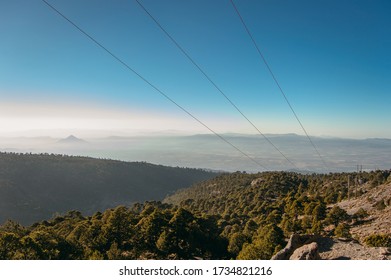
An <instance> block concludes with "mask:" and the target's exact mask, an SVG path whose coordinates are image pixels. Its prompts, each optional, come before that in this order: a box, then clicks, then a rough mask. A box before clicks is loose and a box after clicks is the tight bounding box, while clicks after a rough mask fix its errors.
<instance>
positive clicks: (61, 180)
mask: <svg viewBox="0 0 391 280" xmlns="http://www.w3.org/2000/svg"><path fill="white" fill-rule="evenodd" d="M216 175H217V174H216V173H212V172H206V171H203V170H200V169H190V168H173V167H166V166H160V165H153V164H149V163H144V162H122V161H114V160H104V159H94V158H88V157H74V156H63V155H53V154H14V153H0V224H1V223H4V222H5V221H6V220H7V219H13V220H16V221H18V222H20V223H22V224H25V225H26V224H32V223H33V222H36V221H40V220H43V219H49V218H51V217H52V216H53V214H55V213H66V212H68V211H70V210H73V209H77V210H78V211H81V212H82V213H83V214H86V215H92V214H94V213H95V212H96V211H103V210H106V209H108V208H112V207H115V206H117V205H121V204H124V205H130V204H131V203H133V202H144V201H146V200H161V199H163V198H164V197H165V196H166V195H167V194H168V193H173V192H174V191H175V190H177V189H179V188H184V187H189V186H191V185H192V184H194V183H196V182H200V181H204V180H207V179H210V178H213V177H215V176H216Z"/></svg>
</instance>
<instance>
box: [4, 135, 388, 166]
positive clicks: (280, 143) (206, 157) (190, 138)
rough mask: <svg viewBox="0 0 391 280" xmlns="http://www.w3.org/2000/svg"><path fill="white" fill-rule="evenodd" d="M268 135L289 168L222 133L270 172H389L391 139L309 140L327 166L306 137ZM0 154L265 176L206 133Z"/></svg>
mask: <svg viewBox="0 0 391 280" xmlns="http://www.w3.org/2000/svg"><path fill="white" fill-rule="evenodd" d="M266 136H267V137H268V139H269V140H270V141H271V142H272V143H273V144H274V145H275V146H276V147H278V149H279V150H280V151H281V152H282V153H283V154H284V155H285V156H286V157H287V158H288V159H289V160H290V161H291V162H292V163H293V164H291V163H290V162H288V161H287V160H286V159H285V158H284V157H283V156H282V155H281V154H280V153H279V152H278V151H277V150H276V149H275V148H274V147H272V146H271V145H270V143H268V141H267V140H265V138H263V137H262V136H260V135H246V134H224V137H225V138H226V139H227V140H229V141H230V142H231V143H232V144H234V145H235V146H237V147H238V148H240V149H241V150H243V151H244V152H246V153H247V154H248V155H249V156H251V157H252V158H254V159H255V160H256V161H258V162H260V163H261V164H262V165H264V166H265V167H266V168H267V169H268V170H288V171H300V172H306V173H308V172H309V173H311V172H340V171H346V172H348V171H355V170H357V165H360V166H361V165H362V166H363V169H364V170H374V169H389V168H391V157H390V156H389V155H390V154H391V139H380V138H370V139H344V138H332V137H312V141H313V142H314V144H315V145H316V147H317V149H318V151H319V153H320V154H321V155H322V158H323V160H324V162H325V163H326V165H324V164H323V162H322V160H321V159H320V158H319V156H318V154H317V152H316V151H315V150H314V148H313V147H312V145H311V143H310V142H309V140H308V139H307V137H305V136H301V135H297V134H267V135H266ZM0 151H12V152H32V153H45V152H48V153H55V154H68V155H82V156H90V157H96V158H110V159H118V160H125V161H146V162H151V163H155V164H162V165H167V166H182V167H194V168H203V169H210V170H225V171H230V172H231V171H232V172H234V171H237V170H240V171H247V172H259V171H264V170H263V169H262V168H261V167H260V166H257V165H255V164H254V162H252V161H250V160H249V159H248V158H246V157H244V156H243V155H242V154H240V153H239V152H238V151H236V150H235V149H233V148H232V147H231V146H229V145H227V144H226V143H224V142H223V141H221V140H220V139H219V138H218V137H216V136H214V135H210V134H198V135H187V136H178V135H164V136H159V135H143V136H134V137H120V136H110V137H106V138H85V139H80V138H79V137H77V136H72V135H71V136H69V137H67V138H64V139H55V138H49V137H46V138H45V137H40V138H12V139H10V138H8V139H7V138H0Z"/></svg>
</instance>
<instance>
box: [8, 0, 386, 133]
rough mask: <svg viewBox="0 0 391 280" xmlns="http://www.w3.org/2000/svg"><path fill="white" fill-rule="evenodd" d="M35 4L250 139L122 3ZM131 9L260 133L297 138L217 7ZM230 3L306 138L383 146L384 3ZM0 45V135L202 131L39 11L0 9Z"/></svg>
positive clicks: (220, 3)
mask: <svg viewBox="0 0 391 280" xmlns="http://www.w3.org/2000/svg"><path fill="white" fill-rule="evenodd" d="M48 2H50V3H51V4H52V5H54V6H55V7H56V8H57V9H59V10H60V11H61V12H63V13H64V14H65V15H66V16H67V17H69V18H70V19H71V20H72V21H74V22H75V23H76V24H78V25H79V26H80V27H81V28H83V29H84V30H85V31H86V32H88V33H89V34H90V35H92V36H93V37H94V38H95V39H96V40H97V41H99V42H100V43H101V44H102V45H104V46H105V47H107V48H108V49H110V50H111V51H112V52H113V53H114V54H116V55H117V56H118V57H120V58H121V59H122V60H124V61H125V62H126V63H127V64H128V65H129V66H131V67H132V68H133V69H135V70H136V71H138V72H139V73H140V74H141V75H142V76H144V77H145V78H147V79H148V80H149V81H150V82H151V83H153V84H154V85H155V86H157V87H158V88H159V89H160V90H162V91H163V92H164V93H165V94H167V95H169V96H170V97H171V98H173V99H174V100H175V101H176V102H177V103H179V104H180V105H181V106H183V107H184V108H186V109H187V110H188V111H190V112H191V113H193V114H194V115H195V116H197V117H198V118H199V119H200V120H202V121H203V122H205V123H206V124H207V125H209V126H210V127H211V128H212V129H214V130H216V131H217V132H221V133H223V132H237V133H253V134H255V133H256V131H255V130H254V129H253V128H252V127H251V126H250V125H249V124H248V123H247V121H246V120H244V119H243V117H242V116H241V115H240V114H239V113H238V112H237V111H235V109H234V108H233V107H232V106H231V105H230V104H229V103H228V102H227V101H226V100H225V99H224V98H223V97H222V96H221V95H220V94H219V93H218V91H217V90H216V89H215V88H214V87H213V86H212V85H211V84H210V83H209V82H208V81H207V80H206V79H205V78H204V77H203V76H202V74H200V73H199V71H198V70H197V69H196V68H195V67H194V66H193V65H192V64H191V63H190V62H189V61H188V60H187V59H186V57H185V56H184V55H183V54H182V53H180V52H179V51H178V49H177V48H176V47H175V46H174V45H173V43H172V42H171V41H169V39H168V38H167V37H166V36H165V35H164V34H163V32H162V31H161V30H160V29H159V28H158V27H157V26H156V24H155V23H154V22H153V21H152V20H151V19H150V18H149V17H148V16H147V15H146V14H145V12H144V11H143V10H142V9H141V8H140V7H139V6H138V5H137V3H136V2H135V1H134V0H83V1H80V0H67V1H65V0H48ZM141 2H142V3H143V4H144V5H145V7H146V8H147V9H148V10H149V12H150V13H151V14H152V15H154V16H155V17H156V18H157V19H158V20H159V22H160V23H161V25H162V26H164V27H165V28H166V30H167V31H168V32H169V33H170V34H171V35H172V36H173V37H174V38H175V39H176V41H177V42H178V43H179V44H181V46H182V47H183V48H184V49H185V50H186V51H187V52H188V53H189V54H190V55H191V56H192V58H193V59H194V60H195V61H196V62H197V63H198V64H199V65H200V66H201V67H202V68H203V69H204V70H205V72H206V73H207V74H208V75H209V76H210V77H211V78H212V79H213V81H214V82H215V83H216V84H217V85H218V86H219V87H220V88H221V89H222V90H223V91H224V93H225V94H226V95H227V96H229V97H230V98H231V100H232V101H233V102H234V103H235V104H236V105H237V106H238V107H239V108H240V109H241V110H242V111H243V112H244V113H245V114H246V115H247V116H248V118H249V119H251V120H252V121H253V122H254V124H256V126H257V127H258V128H259V129H260V130H261V131H262V132H263V133H298V134H303V131H302V130H301V128H300V126H299V124H298V122H297V121H296V119H295V118H294V116H293V114H292V112H291V111H290V109H289V107H288V105H287V104H286V102H285V100H284V99H283V97H282V95H281V93H280V92H279V91H278V88H277V86H276V84H275V83H274V81H273V79H272V78H271V76H270V74H269V73H268V71H267V69H266V67H265V65H264V64H263V63H262V61H261V60H260V58H259V56H258V54H257V52H256V50H255V48H254V46H253V45H252V43H251V41H250V39H249V37H248V35H247V34H246V32H245V30H244V28H243V26H242V25H241V22H240V20H239V18H238V16H237V15H236V13H235V11H234V9H233V7H232V6H231V4H230V2H229V0H214V1H210V0H187V1H183V0H166V1H157V0H141ZM235 3H236V5H237V7H238V9H239V11H240V12H241V14H242V16H243V18H244V20H245V21H246V23H247V25H248V27H249V29H250V30H251V31H252V33H253V36H254V38H255V40H256V41H257V43H258V44H259V46H260V48H261V50H262V51H263V54H264V56H265V57H266V59H267V60H268V62H269V64H270V66H271V68H272V70H273V71H274V73H275V75H276V77H277V79H278V81H279V83H280V84H281V86H282V88H283V90H284V91H285V93H286V95H287V97H288V99H289V101H290V102H291V104H292V106H293V108H294V109H295V110H296V113H297V115H298V116H299V118H300V119H301V121H302V123H303V125H304V126H305V128H306V130H307V132H308V133H309V134H310V135H316V136H337V137H352V138H367V137H368V138H371V137H384V138H391V129H389V127H390V125H389V123H390V120H391V110H390V107H391V51H390V50H391V17H390V15H391V1H388V0H384V1H380V0H379V1H377V0H373V1H370V0H365V1H364V0H338V1H337V0H327V1H326V0H319V1H313V0H305V1H304V0H296V1H289V0H285V1H281V0H236V1H235ZM0 35H1V41H0V42H1V43H0V98H1V103H0V127H1V134H2V135H14V134H16V133H17V132H18V131H25V130H30V131H31V130H41V131H42V130H45V131H46V132H45V133H46V134H50V130H52V129H56V130H57V131H58V130H63V131H66V133H68V132H72V130H75V131H76V130H88V129H91V130H102V131H106V130H110V131H114V132H119V131H127V133H132V132H137V131H140V130H151V131H154V130H158V131H164V130H180V131H186V132H195V133H200V132H201V133H207V132H209V131H207V130H206V129H205V128H204V127H202V126H201V125H200V124H199V123H197V122H196V121H194V120H193V119H191V118H190V117H189V116H188V115H186V114H185V113H184V112H183V111H181V110H180V109H178V108H177V107H176V106H175V105H173V104H172V103H170V102H169V101H167V100H166V99H164V97H162V96H161V95H159V93H157V92H156V91H155V90H154V89H152V88H151V87H150V86H149V85H147V84H146V83H145V82H144V81H142V80H141V79H140V78H139V77H137V76H136V75H134V74H132V73H130V72H129V71H128V70H126V69H125V68H124V67H123V66H122V65H120V64H119V63H118V62H117V61H115V60H114V59H113V58H112V57H110V56H109V55H108V54H107V53H106V52H104V51H103V50H102V49H100V48H98V47H97V46H96V45H94V43H92V41H90V40H89V39H88V38H86V36H84V35H83V34H81V33H80V32H79V31H77V30H76V29H75V28H74V27H73V26H72V25H70V24H69V23H68V22H66V21H65V20H64V19H63V18H61V17H59V16H58V15H57V14H55V13H54V12H53V11H52V10H50V9H49V8H48V7H47V6H46V5H45V4H44V3H43V2H42V1H40V0H0ZM23 133H24V134H26V133H27V132H23ZM23 133H22V134H23ZM53 133H54V132H53ZM25 136H28V135H25ZM52 136H55V135H52Z"/></svg>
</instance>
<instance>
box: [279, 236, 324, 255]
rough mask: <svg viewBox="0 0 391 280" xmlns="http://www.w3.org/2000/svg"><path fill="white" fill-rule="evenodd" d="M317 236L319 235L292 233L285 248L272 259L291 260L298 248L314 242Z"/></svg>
mask: <svg viewBox="0 0 391 280" xmlns="http://www.w3.org/2000/svg"><path fill="white" fill-rule="evenodd" d="M317 238H318V236H317V235H313V234H292V235H291V237H290V238H289V241H288V244H287V245H286V246H285V248H284V249H282V250H280V251H279V252H278V253H277V254H275V255H274V256H273V257H272V260H289V258H290V257H291V255H292V254H293V253H294V252H295V250H296V249H298V248H300V247H302V246H303V245H306V244H309V243H312V242H314V241H315V240H316V239H317Z"/></svg>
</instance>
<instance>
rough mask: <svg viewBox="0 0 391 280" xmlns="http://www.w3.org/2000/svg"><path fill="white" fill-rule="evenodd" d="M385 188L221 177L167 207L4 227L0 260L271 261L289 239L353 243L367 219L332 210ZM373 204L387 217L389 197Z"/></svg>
mask: <svg viewBox="0 0 391 280" xmlns="http://www.w3.org/2000/svg"><path fill="white" fill-rule="evenodd" d="M348 181H349V183H350V184H351V185H350V188H349V192H348ZM390 181H391V176H390V172H389V171H376V172H369V173H366V172H362V173H351V174H347V173H340V174H312V175H302V174H298V173H287V172H265V173H258V174H245V173H240V172H236V173H232V174H225V175H220V176H218V177H216V178H213V179H210V180H208V181H205V182H203V183H199V184H196V185H194V186H193V187H191V188H189V189H183V190H180V191H178V192H177V193H176V194H174V195H173V196H171V197H168V198H167V199H166V200H165V202H167V203H162V202H147V203H144V204H139V203H136V204H134V205H133V206H132V207H124V206H118V207H116V208H115V209H109V210H106V211H104V212H103V213H100V212H97V213H95V214H94V215H92V216H90V217H85V216H83V215H81V213H80V212H78V211H71V212H69V213H67V214H66V215H61V216H58V217H55V218H53V219H50V220H48V221H44V222H40V223H36V224H34V225H32V226H30V227H22V226H20V225H18V224H17V223H14V222H11V221H9V222H7V223H6V224H4V225H3V226H2V227H0V259H270V258H271V257H272V256H273V255H274V254H275V253H276V252H277V251H279V250H280V249H281V248H283V247H284V246H285V244H286V240H287V238H288V237H289V236H291V234H292V233H298V234H316V235H320V236H325V237H342V238H345V239H349V238H352V237H353V238H354V236H352V234H351V231H350V229H351V228H352V226H355V225H359V224H363V223H367V222H368V221H369V222H370V220H367V217H368V213H367V212H366V210H365V209H358V210H357V211H355V212H351V213H348V212H347V211H345V210H344V209H343V208H341V207H339V206H338V204H337V203H338V202H340V201H346V200H347V199H350V200H353V199H356V200H357V199H360V197H364V198H365V197H366V193H367V194H370V195H371V197H373V195H372V192H373V190H377V188H379V187H378V186H379V185H381V184H384V183H387V182H390ZM354 182H357V185H356V184H355V183H354ZM389 185H390V184H389V183H388V185H387V184H386V185H381V186H382V187H381V188H380V189H379V190H381V189H384V188H388V187H389ZM370 203H371V205H373V206H374V207H376V208H379V209H380V207H381V209H382V210H384V211H387V209H389V207H390V204H391V197H388V195H386V196H384V197H382V198H381V201H376V199H372V200H371V202H370ZM364 243H365V244H366V246H367V245H368V246H386V247H387V246H388V247H389V246H391V235H390V234H386V233H385V234H384V233H382V234H378V232H375V231H373V232H370V233H369V235H368V236H367V237H366V238H365V239H364ZM355 244H356V243H355Z"/></svg>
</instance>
